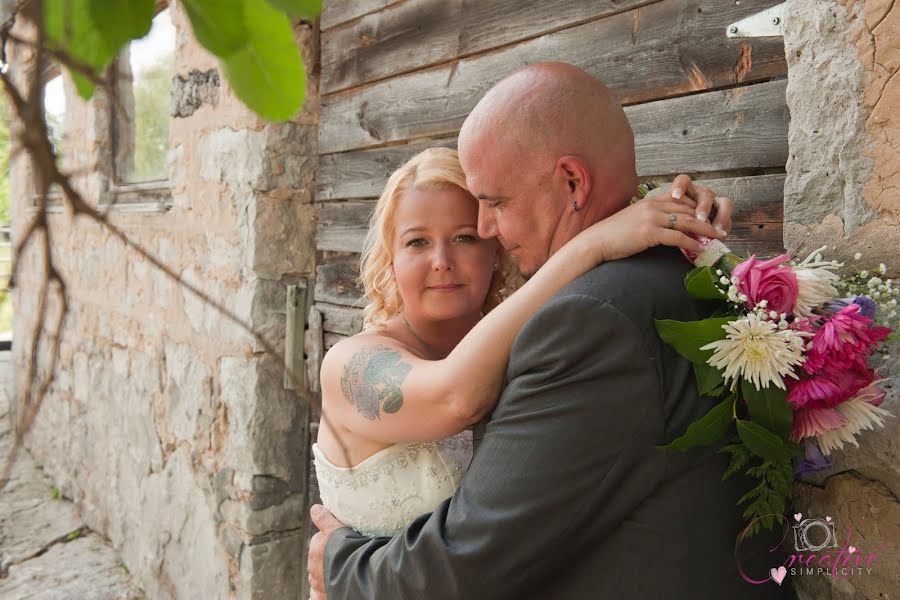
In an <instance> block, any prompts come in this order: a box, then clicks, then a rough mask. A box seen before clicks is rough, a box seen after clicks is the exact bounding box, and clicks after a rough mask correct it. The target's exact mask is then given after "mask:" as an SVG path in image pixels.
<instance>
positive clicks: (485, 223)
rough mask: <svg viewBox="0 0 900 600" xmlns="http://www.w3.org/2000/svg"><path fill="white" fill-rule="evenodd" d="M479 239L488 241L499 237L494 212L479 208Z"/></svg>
mask: <svg viewBox="0 0 900 600" xmlns="http://www.w3.org/2000/svg"><path fill="white" fill-rule="evenodd" d="M478 237H480V238H484V239H488V238H492V237H497V221H496V220H494V211H493V210H492V209H490V208H485V207H484V206H483V205H479V206H478Z"/></svg>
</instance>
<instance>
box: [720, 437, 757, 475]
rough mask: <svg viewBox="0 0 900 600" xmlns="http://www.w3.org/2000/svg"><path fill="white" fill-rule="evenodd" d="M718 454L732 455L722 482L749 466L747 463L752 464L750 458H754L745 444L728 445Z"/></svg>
mask: <svg viewBox="0 0 900 600" xmlns="http://www.w3.org/2000/svg"><path fill="white" fill-rule="evenodd" d="M716 453H717V454H722V453H728V454H730V455H731V460H730V461H729V463H728V468H727V469H725V472H724V473H723V474H722V481H725V480H726V479H728V478H729V477H731V476H732V475H734V474H735V473H737V472H738V471H740V470H741V469H743V468H744V467H745V466H747V463H748V462H750V458H751V457H752V456H753V455H752V454H751V453H750V451H749V450H748V449H747V446H745V445H744V444H728V445H727V446H722V447H721V448H720V449H719V450H717V451H716Z"/></svg>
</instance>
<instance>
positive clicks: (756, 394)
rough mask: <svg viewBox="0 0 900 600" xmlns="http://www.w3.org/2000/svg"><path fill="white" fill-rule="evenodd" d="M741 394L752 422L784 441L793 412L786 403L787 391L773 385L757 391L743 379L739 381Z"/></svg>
mask: <svg viewBox="0 0 900 600" xmlns="http://www.w3.org/2000/svg"><path fill="white" fill-rule="evenodd" d="M741 392H742V393H743V396H744V401H745V402H746V403H747V411H748V412H749V413H750V417H751V418H752V419H753V422H754V423H759V424H760V425H762V426H763V427H765V428H766V429H768V430H769V431H773V432H775V433H777V434H778V435H779V436H781V438H782V439H783V440H786V439H787V437H788V435H789V434H790V433H791V427H792V426H793V424H794V411H793V410H792V409H791V405H790V404H788V403H787V391H786V390H782V389H780V388H777V387H775V386H774V385H770V386H769V387H765V388H763V389H761V390H757V389H756V386H755V385H753V384H752V383H750V382H749V381H747V380H746V379H744V380H742V381H741Z"/></svg>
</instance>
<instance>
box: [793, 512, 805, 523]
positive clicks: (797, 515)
mask: <svg viewBox="0 0 900 600" xmlns="http://www.w3.org/2000/svg"><path fill="white" fill-rule="evenodd" d="M801 518H803V513H794V520H795V521H797V522H798V523H799V522H800V519H801Z"/></svg>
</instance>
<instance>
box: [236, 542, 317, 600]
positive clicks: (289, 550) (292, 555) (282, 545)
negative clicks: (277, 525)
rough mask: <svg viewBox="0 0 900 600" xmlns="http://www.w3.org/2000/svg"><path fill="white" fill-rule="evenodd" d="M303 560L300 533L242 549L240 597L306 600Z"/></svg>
mask: <svg viewBox="0 0 900 600" xmlns="http://www.w3.org/2000/svg"><path fill="white" fill-rule="evenodd" d="M305 557H306V540H305V536H304V535H303V533H302V532H297V533H294V534H291V535H287V536H285V537H281V538H278V539H275V540H271V541H267V542H265V543H260V544H254V545H245V546H244V547H243V552H242V554H241V574H242V578H241V579H242V580H243V581H242V584H243V586H245V587H244V589H242V590H241V593H240V594H239V597H240V598H247V599H250V600H282V599H284V600H294V599H295V598H298V597H300V598H306V597H308V593H307V592H306V591H305V585H306V558H305ZM248 584H249V585H248ZM301 591H302V593H301Z"/></svg>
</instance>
